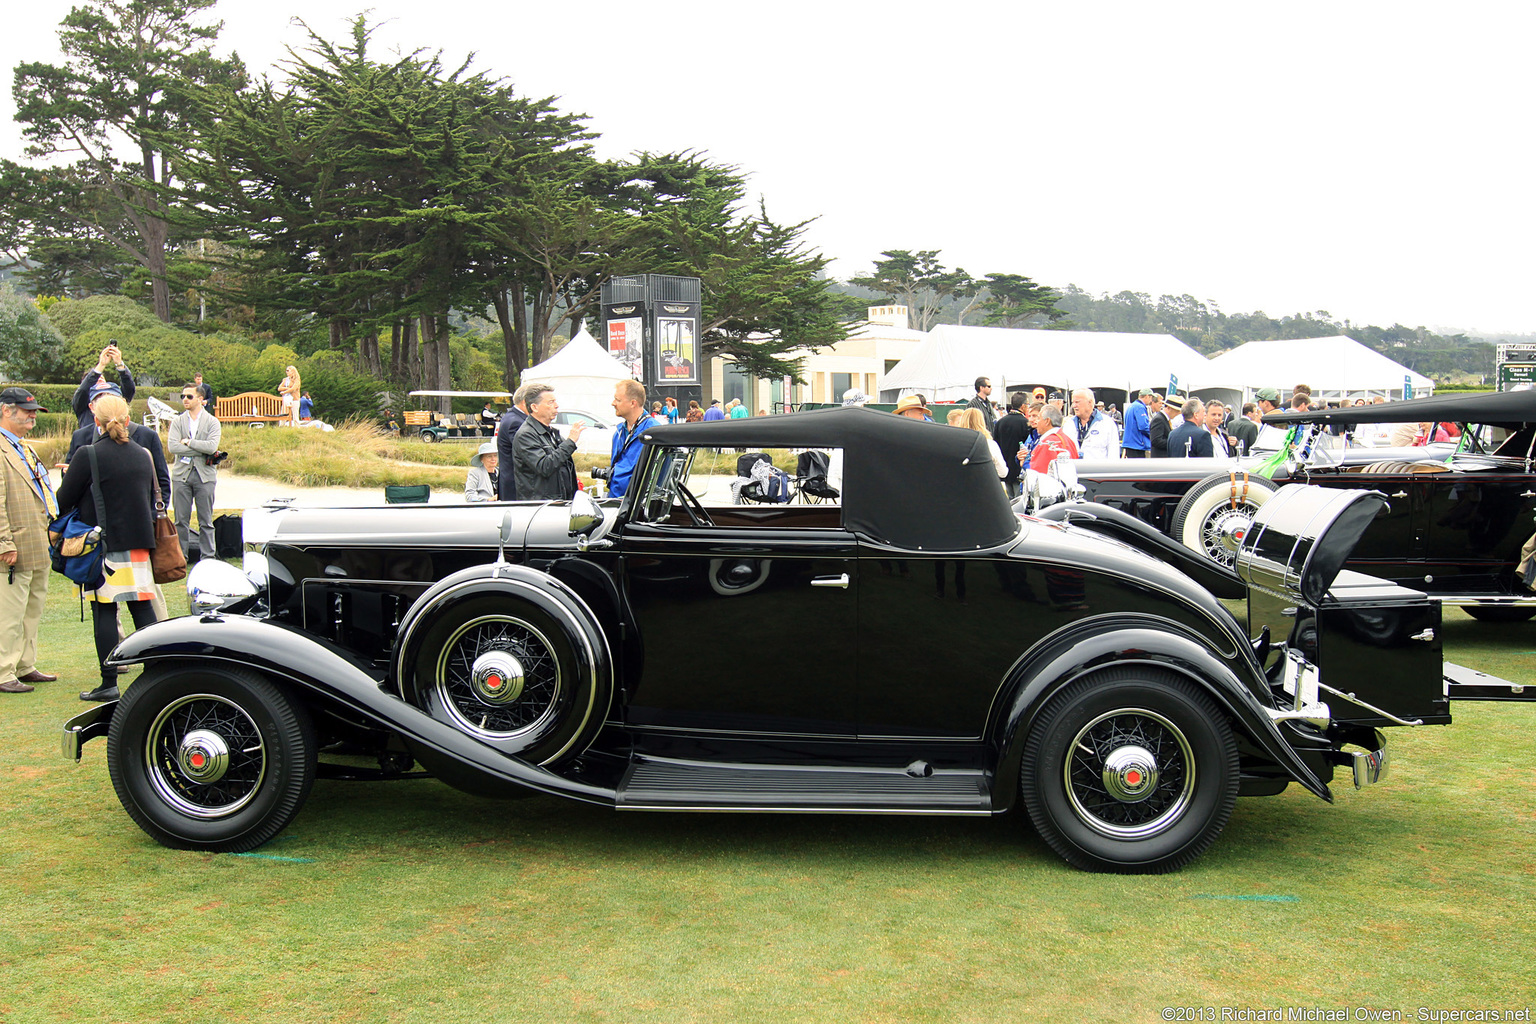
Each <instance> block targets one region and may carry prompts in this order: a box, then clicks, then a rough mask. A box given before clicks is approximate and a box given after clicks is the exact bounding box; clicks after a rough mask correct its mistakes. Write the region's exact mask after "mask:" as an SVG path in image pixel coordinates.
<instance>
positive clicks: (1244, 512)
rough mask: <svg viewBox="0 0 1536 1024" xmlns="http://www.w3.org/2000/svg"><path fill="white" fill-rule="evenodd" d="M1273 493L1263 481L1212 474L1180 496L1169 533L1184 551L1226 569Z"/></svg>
mask: <svg viewBox="0 0 1536 1024" xmlns="http://www.w3.org/2000/svg"><path fill="white" fill-rule="evenodd" d="M1277 489H1278V488H1277V487H1276V485H1275V482H1274V481H1273V480H1270V479H1269V478H1267V477H1262V476H1244V475H1243V474H1242V473H1237V474H1235V475H1234V474H1231V473H1213V474H1212V475H1211V476H1208V477H1206V478H1205V479H1204V480H1201V481H1200V482H1199V483H1197V484H1195V486H1193V487H1191V488H1190V489H1189V491H1188V492H1187V493H1186V494H1185V495H1184V499H1183V500H1182V501H1180V502H1179V505H1178V508H1177V509H1175V510H1174V513H1173V524H1172V527H1171V529H1170V531H1169V532H1170V533H1171V534H1172V536H1173V539H1174V540H1176V541H1178V542H1179V543H1181V544H1183V545H1184V546H1185V547H1187V548H1190V549H1192V550H1194V551H1198V552H1200V553H1201V554H1203V555H1205V556H1206V557H1207V558H1209V559H1211V560H1212V561H1214V562H1219V563H1221V564H1222V565H1228V566H1230V565H1231V564H1232V563H1233V561H1234V560H1235V559H1236V557H1237V549H1238V548H1240V547H1242V544H1243V538H1245V537H1246V536H1248V530H1249V528H1250V527H1252V526H1253V517H1254V514H1255V513H1257V512H1258V510H1259V509H1260V508H1263V507H1264V503H1265V502H1267V501H1269V498H1270V495H1272V494H1274V493H1275V491H1276V490H1277Z"/></svg>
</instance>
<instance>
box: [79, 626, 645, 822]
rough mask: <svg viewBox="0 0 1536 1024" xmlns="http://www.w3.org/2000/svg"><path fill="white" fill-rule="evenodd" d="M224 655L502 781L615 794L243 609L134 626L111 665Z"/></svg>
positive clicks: (592, 797) (556, 791)
mask: <svg viewBox="0 0 1536 1024" xmlns="http://www.w3.org/2000/svg"><path fill="white" fill-rule="evenodd" d="M198 661H223V662H230V663H233V664H236V665H243V666H246V667H248V668H251V669H254V670H256V671H258V672H261V673H263V674H265V675H268V676H270V677H272V678H274V679H278V680H281V681H283V682H286V683H288V684H290V685H289V690H290V692H291V693H293V694H294V696H295V697H296V699H298V700H301V701H302V700H303V699H304V694H305V693H306V692H308V693H314V694H317V695H321V696H323V697H325V698H327V699H329V700H330V701H333V702H335V703H337V704H339V705H341V706H343V707H346V708H349V709H351V710H352V711H354V712H357V713H358V714H360V715H362V716H364V717H365V718H368V719H370V720H372V721H373V722H374V723H376V724H377V725H378V726H379V727H380V728H381V729H386V730H390V731H392V732H395V733H398V734H399V735H400V736H401V737H402V738H404V739H405V740H407V741H408V742H410V743H414V744H420V745H422V746H423V747H425V748H427V749H429V750H432V751H433V752H435V753H437V754H439V755H441V756H443V757H446V758H449V759H451V760H453V761H457V762H458V763H460V764H463V765H465V766H466V767H469V768H471V769H473V770H475V771H478V772H481V773H483V774H485V775H486V776H488V777H490V778H492V779H495V780H499V781H501V782H510V783H514V784H516V785H520V786H525V787H527V788H528V789H532V790H535V791H537V792H540V793H548V794H551V795H554V796H564V797H571V798H574V799H577V800H584V801H587V802H588V803H599V804H609V805H611V804H613V803H614V802H615V796H616V794H615V792H614V791H613V790H612V789H610V788H607V787H603V786H594V785H590V784H588V783H584V782H577V781H573V780H571V779H567V778H564V777H563V776H560V775H557V774H555V773H554V772H551V771H548V770H546V769H544V768H540V767H538V766H536V765H532V764H529V763H528V762H526V761H521V760H519V759H517V758H516V757H513V756H511V755H508V754H504V753H502V752H500V751H498V750H495V749H493V748H492V747H490V746H487V745H486V744H484V743H481V742H480V741H479V740H477V739H475V738H474V737H472V736H467V735H465V734H464V733H462V732H459V731H458V730H457V729H454V728H453V727H452V726H450V725H446V724H444V723H442V722H439V721H437V720H436V719H434V718H432V716H430V715H428V714H427V713H426V712H424V711H421V710H420V709H418V708H415V707H412V706H411V705H410V704H407V703H406V702H405V701H403V700H401V699H400V698H399V697H396V696H395V695H394V694H391V693H388V692H386V691H385V690H384V688H383V687H382V686H381V685H380V684H379V682H378V680H377V679H375V678H374V677H373V676H371V675H369V674H368V673H367V672H366V671H365V670H364V668H363V666H362V665H361V664H360V663H359V662H357V661H356V660H355V659H353V658H351V657H350V656H349V655H347V654H346V653H345V652H343V651H342V650H341V649H340V648H338V647H336V646H334V645H332V644H328V643H325V642H324V641H321V640H318V639H316V638H315V637H313V636H310V635H309V634H307V633H303V632H301V631H299V630H298V629H295V628H293V627H291V626H288V625H284V624H282V623H275V622H271V621H269V620H266V619H255V618H250V617H249V616H244V615H223V616H218V615H209V616H203V617H197V616H191V615H187V616H183V617H181V618H177V619H169V620H167V621H165V622H157V623H155V624H154V625H152V626H146V627H145V628H143V629H140V630H135V631H134V633H133V634H132V635H130V636H129V637H128V638H127V639H126V640H124V641H123V642H122V643H121V644H118V646H117V649H116V650H114V651H113V652H112V655H111V657H110V658H109V659H108V664H109V665H132V664H138V663H147V664H162V663H167V662H198Z"/></svg>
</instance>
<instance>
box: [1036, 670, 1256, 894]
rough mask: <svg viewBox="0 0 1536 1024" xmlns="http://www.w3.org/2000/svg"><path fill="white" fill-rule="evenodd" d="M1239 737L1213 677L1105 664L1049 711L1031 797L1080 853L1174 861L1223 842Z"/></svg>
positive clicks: (1042, 828) (1079, 860)
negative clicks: (1209, 681)
mask: <svg viewBox="0 0 1536 1024" xmlns="http://www.w3.org/2000/svg"><path fill="white" fill-rule="evenodd" d="M1238 781H1239V773H1238V752H1237V740H1236V737H1235V736H1234V735H1233V732H1232V725H1231V723H1230V722H1229V721H1228V719H1227V716H1226V713H1225V712H1224V711H1223V709H1222V708H1221V706H1220V705H1219V704H1217V702H1216V701H1215V699H1214V698H1212V697H1211V695H1210V694H1209V693H1207V692H1206V691H1205V690H1204V689H1203V688H1202V687H1201V686H1199V685H1197V684H1196V683H1194V682H1192V681H1191V680H1189V679H1186V678H1184V677H1182V676H1178V675H1176V674H1174V673H1172V672H1169V671H1168V670H1166V669H1162V668H1157V667H1153V666H1149V665H1140V664H1137V665H1124V666H1114V667H1110V668H1105V669H1100V670H1098V671H1096V672H1094V673H1093V674H1092V675H1089V676H1085V677H1083V678H1081V679H1079V680H1077V681H1076V682H1074V683H1072V684H1071V685H1069V686H1067V687H1065V688H1064V689H1062V690H1061V691H1060V692H1059V693H1057V694H1056V695H1055V696H1054V697H1052V698H1051V699H1050V700H1049V701H1048V702H1047V703H1046V705H1045V707H1044V708H1043V709H1041V712H1040V715H1039V717H1038V718H1037V719H1036V722H1035V725H1034V726H1033V727H1032V728H1031V729H1030V732H1029V736H1028V738H1027V739H1026V741H1025V744H1024V750H1023V760H1022V762H1021V763H1020V766H1019V788H1020V796H1021V797H1022V798H1023V801H1024V806H1025V808H1026V809H1027V810H1028V811H1029V817H1030V820H1031V821H1032V822H1033V823H1034V826H1035V829H1036V831H1038V832H1039V833H1040V836H1041V838H1042V839H1044V840H1045V841H1046V842H1047V843H1048V844H1049V845H1050V847H1051V848H1052V849H1053V850H1055V851H1056V852H1057V853H1058V854H1060V855H1061V856H1062V858H1063V859H1064V860H1066V861H1067V862H1068V863H1070V864H1072V865H1074V866H1076V867H1080V868H1084V869H1086V870H1089V871H1122V872H1161V871H1174V870H1177V869H1178V868H1180V867H1183V866H1184V865H1185V864H1188V863H1189V862H1190V861H1192V860H1194V859H1195V858H1196V857H1198V856H1200V854H1202V853H1204V852H1205V850H1206V849H1207V848H1208V847H1209V846H1210V845H1211V843H1213V842H1215V840H1216V837H1217V836H1218V835H1220V834H1221V831H1222V829H1223V828H1225V827H1226V824H1227V820H1228V819H1229V818H1230V817H1231V815H1232V808H1233V806H1234V805H1235V804H1236V802H1237V791H1238Z"/></svg>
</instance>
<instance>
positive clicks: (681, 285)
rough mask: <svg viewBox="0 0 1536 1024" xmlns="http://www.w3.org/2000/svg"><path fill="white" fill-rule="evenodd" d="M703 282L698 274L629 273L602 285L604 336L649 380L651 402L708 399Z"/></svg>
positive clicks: (612, 350)
mask: <svg viewBox="0 0 1536 1024" xmlns="http://www.w3.org/2000/svg"><path fill="white" fill-rule="evenodd" d="M703 294H704V292H703V285H702V283H701V282H700V281H699V279H698V278H696V277H670V276H667V275H665V274H629V275H626V276H624V277H615V278H612V279H611V280H609V281H607V282H606V283H604V285H603V289H602V295H601V302H602V311H603V324H602V335H601V337H602V341H603V345H604V347H605V348H607V350H608V354H609V355H611V356H613V358H615V359H617V360H618V361H619V362H621V363H623V364H624V365H625V366H626V367H627V368H628V369H629V372H630V373H631V374H632V375H633V376H634V378H635V379H636V380H638V381H639V382H640V383H642V384H644V385H645V393H646V396H647V401H648V402H659V401H662V400H663V399H666V398H673V399H676V400H677V406H678V409H679V410H681V412H682V413H684V414H686V413H687V411H688V402H689V401H690V400H692V401H696V402H698V403H699V405H700V406H702V405H703V404H704V401H703V388H702V384H703V373H704V360H703V358H702V356H701V355H700V353H699V328H700V320H701V316H702V311H703Z"/></svg>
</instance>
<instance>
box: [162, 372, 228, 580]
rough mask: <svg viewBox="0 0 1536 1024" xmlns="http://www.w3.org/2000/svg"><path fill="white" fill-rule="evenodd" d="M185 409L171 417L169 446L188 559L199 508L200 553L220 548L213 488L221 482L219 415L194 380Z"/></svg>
mask: <svg viewBox="0 0 1536 1024" xmlns="http://www.w3.org/2000/svg"><path fill="white" fill-rule="evenodd" d="M181 408H182V413H181V415H180V416H177V417H176V418H175V419H174V420H172V421H171V435H170V438H169V439H168V440H167V441H166V445H165V446H166V448H167V450H169V451H170V453H171V460H172V461H171V506H172V507H173V508H174V509H175V510H176V533H177V535H178V536H179V537H180V539H181V550H182V552H183V553H184V554H185V555H186V556H187V561H188V562H189V563H190V562H191V561H193V555H192V548H191V539H192V537H191V532H190V531H189V530H188V528H187V526H188V521H189V519H190V514H191V512H192V508H193V506H194V504H195V506H196V508H197V538H198V540H197V543H198V556H199V557H208V558H213V557H214V555H215V552H216V551H217V550H218V549H217V546H216V545H215V543H214V539H213V491H214V488H215V487H216V486H217V484H218V482H219V460H218V454H219V435H220V434H221V433H222V428H221V427H220V425H219V421H218V419H217V418H216V417H215V416H214V415H213V413H211V412H209V411H208V410H207V409H206V408H204V402H203V392H202V389H201V388H199V387H198V386H197V385H196V384H195V383H194V384H187V385H185V386H183V387H182V389H181Z"/></svg>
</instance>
